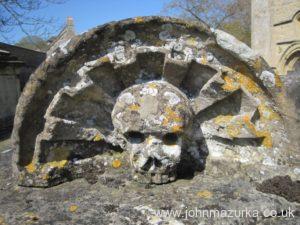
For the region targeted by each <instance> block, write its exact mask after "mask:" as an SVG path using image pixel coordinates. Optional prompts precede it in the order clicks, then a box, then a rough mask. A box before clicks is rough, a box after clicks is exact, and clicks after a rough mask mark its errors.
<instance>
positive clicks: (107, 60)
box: [99, 56, 110, 63]
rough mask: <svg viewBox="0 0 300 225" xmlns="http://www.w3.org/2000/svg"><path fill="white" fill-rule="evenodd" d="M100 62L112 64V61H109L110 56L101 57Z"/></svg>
mask: <svg viewBox="0 0 300 225" xmlns="http://www.w3.org/2000/svg"><path fill="white" fill-rule="evenodd" d="M99 61H100V62H101V63H108V62H110V59H109V57H108V56H103V57H101V58H100V59H99Z"/></svg>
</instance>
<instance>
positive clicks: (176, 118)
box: [165, 106, 183, 122]
mask: <svg viewBox="0 0 300 225" xmlns="http://www.w3.org/2000/svg"><path fill="white" fill-rule="evenodd" d="M165 114H166V116H165V118H166V119H167V120H168V121H170V122H182V121H183V118H182V117H181V116H180V115H178V114H177V113H176V112H175V111H174V110H172V109H171V108H170V107H169V106H167V107H166V108H165Z"/></svg>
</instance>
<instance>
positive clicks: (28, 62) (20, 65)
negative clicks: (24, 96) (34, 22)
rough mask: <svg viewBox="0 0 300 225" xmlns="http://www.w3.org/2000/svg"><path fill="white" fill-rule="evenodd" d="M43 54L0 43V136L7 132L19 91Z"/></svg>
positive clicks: (42, 57) (41, 59)
mask: <svg viewBox="0 0 300 225" xmlns="http://www.w3.org/2000/svg"><path fill="white" fill-rule="evenodd" d="M44 58H45V54H44V53H42V52H36V51H32V50H29V49H25V48H20V47H17V46H13V45H8V44H4V43H0V137H1V136H4V135H7V134H9V132H10V131H11V129H12V125H13V118H14V114H15V108H16V105H17V103H18V98H19V96H20V92H21V91H22V89H23V88H24V86H25V84H26V82H27V80H28V79H29V76H30V74H31V73H32V72H33V71H34V70H35V69H36V67H37V66H38V65H39V64H40V63H41V62H42V61H43V60H44Z"/></svg>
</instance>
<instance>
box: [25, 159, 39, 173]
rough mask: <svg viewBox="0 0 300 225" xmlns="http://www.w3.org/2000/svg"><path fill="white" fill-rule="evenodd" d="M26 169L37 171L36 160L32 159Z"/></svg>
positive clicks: (30, 171) (32, 171) (31, 171)
mask: <svg viewBox="0 0 300 225" xmlns="http://www.w3.org/2000/svg"><path fill="white" fill-rule="evenodd" d="M25 169H26V170H27V172H28V173H34V172H35V171H36V165H35V162H34V161H32V162H31V163H29V164H28V165H27V166H25Z"/></svg>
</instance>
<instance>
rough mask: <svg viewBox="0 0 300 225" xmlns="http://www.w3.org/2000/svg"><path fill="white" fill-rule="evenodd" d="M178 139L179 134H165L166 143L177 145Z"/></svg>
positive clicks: (164, 140)
mask: <svg viewBox="0 0 300 225" xmlns="http://www.w3.org/2000/svg"><path fill="white" fill-rule="evenodd" d="M177 140H178V135H177V134H175V133H168V134H165V135H164V136H163V142H164V144H165V145H175V144H176V143H177Z"/></svg>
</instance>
